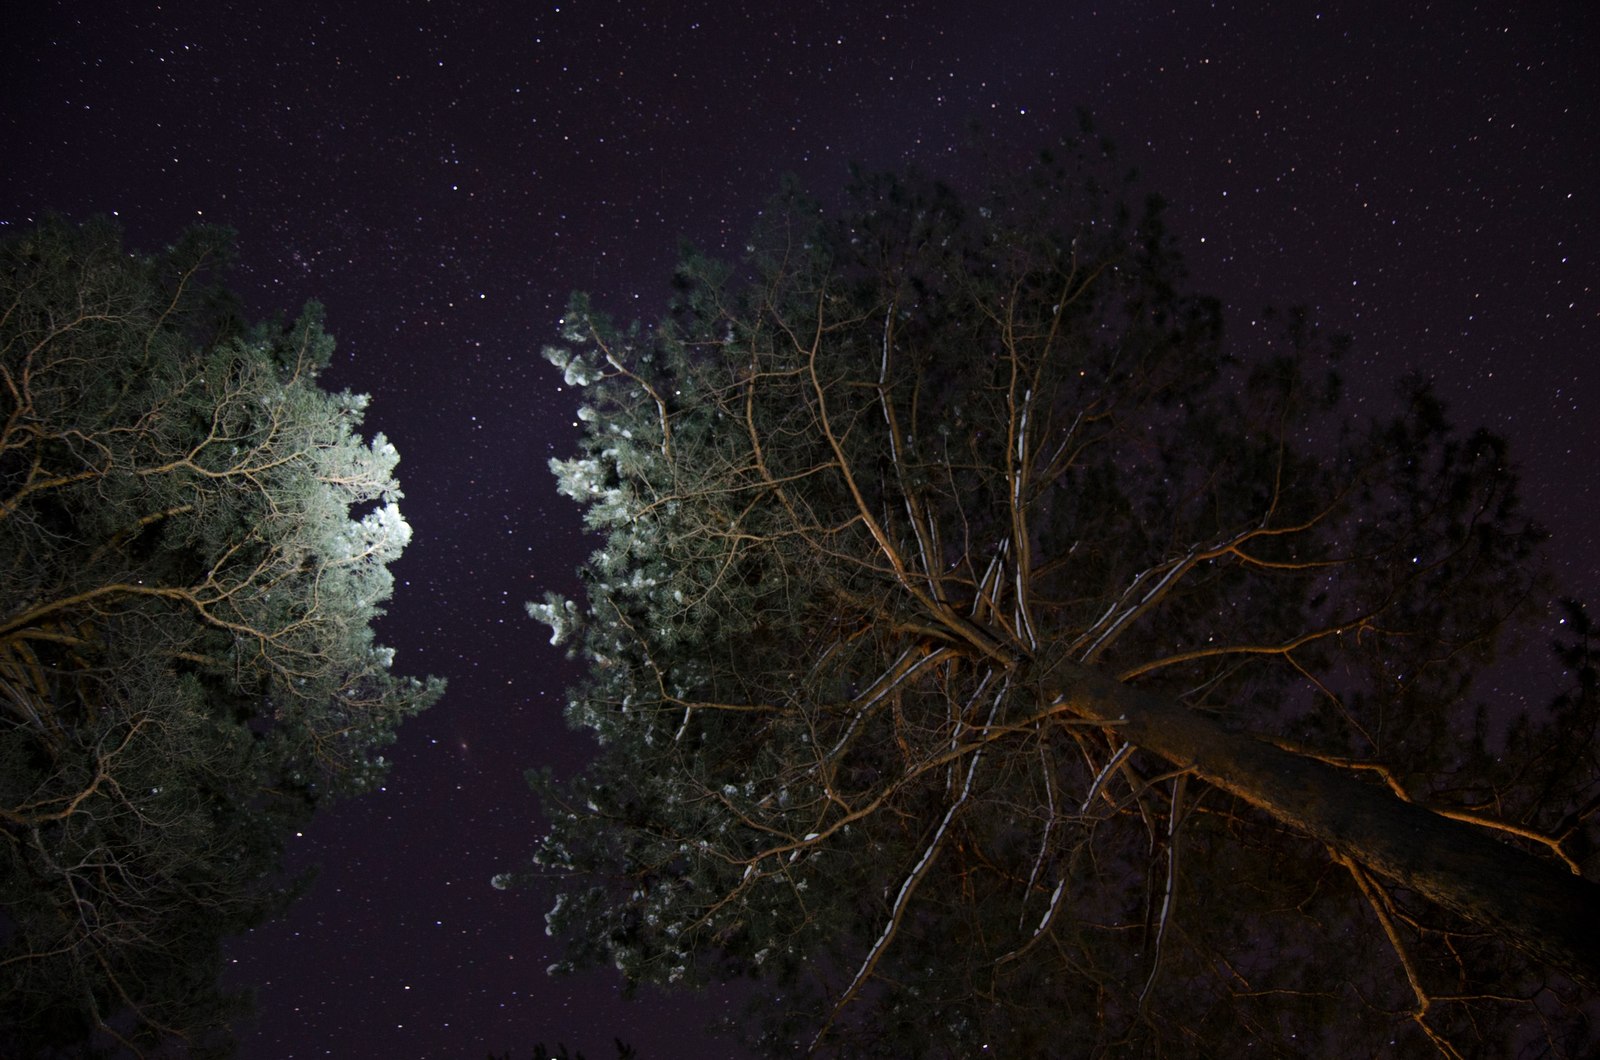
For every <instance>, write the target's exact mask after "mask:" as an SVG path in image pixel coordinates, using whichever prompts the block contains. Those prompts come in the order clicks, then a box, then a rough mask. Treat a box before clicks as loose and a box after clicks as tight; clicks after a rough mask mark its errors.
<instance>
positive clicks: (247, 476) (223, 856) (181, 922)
mask: <svg viewBox="0 0 1600 1060" xmlns="http://www.w3.org/2000/svg"><path fill="white" fill-rule="evenodd" d="M228 240H229V237H228V235H227V233H225V232H221V231H218V230H214V229H196V230H194V231H191V232H189V233H187V234H186V235H185V236H184V237H183V239H182V240H181V241H180V242H179V243H178V244H177V245H175V246H174V247H172V248H170V249H169V250H167V251H166V252H164V253H162V254H159V255H155V256H153V257H140V256H135V255H130V254H128V253H126V252H124V250H123V249H122V246H121V237H120V234H119V232H118V231H117V230H116V229H115V228H114V227H113V226H110V225H108V224H103V223H91V224H88V225H85V226H83V227H81V228H79V227H74V226H71V225H68V224H66V223H64V222H61V221H52V222H48V223H46V224H44V225H42V226H41V227H39V228H38V229H36V230H34V231H30V232H26V233H21V234H18V235H14V236H11V237H9V238H8V239H6V240H5V241H4V243H3V244H0V840H3V842H0V1040H3V1041H4V1042H5V1046H4V1049H3V1050H0V1051H4V1052H5V1054H6V1055H7V1056H16V1057H25V1056H32V1055H57V1054H58V1053H59V1055H73V1056H77V1055H85V1053H84V1052H83V1050H89V1049H91V1048H100V1047H105V1048H108V1049H112V1050H116V1049H131V1050H133V1051H135V1052H138V1053H140V1054H146V1053H151V1052H156V1051H161V1050H164V1049H180V1050H183V1051H187V1052H188V1053H190V1054H192V1055H206V1054H209V1053H210V1052H213V1051H219V1052H220V1051H226V1050H227V1049H228V1047H229V1035H228V1032H227V1023H228V1020H229V1019H230V1018H231V1017H232V1016H233V1015H235V1014H236V1013H237V1010H238V1007H239V1005H238V1001H239V999H238V998H236V997H232V996H229V995H228V994H226V993H225V992H223V991H221V990H220V988H219V985H218V977H219V974H220V966H221V955H220V943H221V941H222V939H224V938H225V937H227V936H228V935H230V934H233V933H236V932H238V931H241V930H243V929H244V928H246V927H248V926H251V925H252V924H254V923H257V922H259V921H260V920H261V919H262V918H263V917H264V916H266V915H268V914H270V913H271V912H272V911H274V910H276V909H277V908H279V907H281V906H282V904H283V903H284V902H285V901H286V900H287V899H288V898H289V896H290V894H291V892H292V888H290V887H288V886H286V885H285V883H284V881H282V880H281V879H280V878H279V876H278V872H277V869H278V862H279V852H280V848H281V845H282V841H283V840H284V838H285V837H286V836H287V835H288V834H289V832H290V831H291V830H292V829H293V828H294V827H296V826H297V825H299V824H302V823H303V822H304V820H305V818H306V816H307V815H308V814H309V813H310V812H311V811H312V810H313V809H314V808H315V807H316V806H318V805H319V804H320V803H322V802H323V801H325V800H326V799H327V798H328V797H330V796H334V795H341V794H355V793H360V792H363V791H367V790H369V789H370V788H372V787H373V786H374V785H375V783H376V781H377V780H378V779H379V778H380V777H381V776H382V775H383V772H384V770H385V763H384V761H383V758H382V756H381V755H380V754H378V749H379V748H381V747H382V746H383V745H384V744H386V743H388V742H389V741H390V740H392V739H393V734H394V729H395V726H396V725H398V724H399V723H400V721H401V720H402V719H404V718H405V717H406V716H408V715H410V714H412V713H414V712H415V711H417V710H420V709H422V708H423V707H425V706H426V705H427V704H428V703H429V702H431V701H432V700H433V699H434V698H435V697H436V696H437V694H438V691H439V689H438V686H437V683H435V682H427V683H422V682H418V681H416V680H412V679H409V678H403V677H398V676H396V675H394V674H393V673H391V671H390V663H391V658H392V655H393V653H392V651H390V650H388V649H386V648H384V647H382V646H381V645H379V644H377V643H376V642H375V641H374V639H373V635H372V630H371V622H372V621H373V619H374V618H375V617H377V616H378V615H379V614H381V613H382V611H381V606H382V604H383V602H384V601H385V600H386V599H387V598H388V596H389V594H390V591H391V587H392V579H391V577H390V575H389V572H388V564H389V563H390V562H391V561H392V560H394V559H395V558H396V557H397V556H398V555H399V554H400V552H401V550H402V549H403V548H404V547H405V545H406V543H407V541H408V540H409V539H410V528H409V527H408V526H407V525H406V523H405V521H404V519H402V518H401V516H400V513H399V509H398V507H397V502H398V500H399V499H400V490H399V487H398V485H397V483H396V481H395V479H394V466H395V463H396V461H397V460H398V454H397V453H396V452H395V449H394V447H393V446H392V445H390V444H389V443H388V442H387V441H386V440H385V439H384V438H383V437H382V436H381V435H379V436H377V437H375V438H373V439H372V440H371V441H367V440H364V439H363V438H362V436H361V434H360V433H359V427H360V423H361V415H362V409H363V408H364V407H365V404H366V398H365V397H364V396H362V395H357V394H350V393H341V394H334V393H329V392H327V391H325V390H323V389H321V388H320V387H319V386H318V385H317V375H318V373H319V371H321V369H322V368H323V367H324V366H326V364H327V363H328V358H329V355H330V353H331V351H332V348H333V343H332V340H331V339H330V338H329V337H328V336H327V335H326V334H325V333H324V332H323V330H322V327H321V324H320V322H319V313H318V311H317V309H316V307H314V306H313V307H308V309H307V311H306V313H305V315H304V316H302V317H301V318H300V319H299V320H298V321H296V322H295V323H293V324H291V325H287V326H284V325H262V326H259V327H253V328H248V327H245V326H244V325H243V324H242V323H241V322H240V320H239V317H238V314H237V312H236V311H235V309H234V308H233V303H232V300H231V299H230V298H229V297H228V296H227V295H226V293H225V292H224V291H223V290H222V289H221V288H219V287H218V286H217V285H216V272H217V269H218V266H219V265H221V264H223V263H224V262H225V259H226V257H227V253H228Z"/></svg>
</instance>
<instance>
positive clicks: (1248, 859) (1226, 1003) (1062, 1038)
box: [496, 143, 1600, 1056]
mask: <svg viewBox="0 0 1600 1060" xmlns="http://www.w3.org/2000/svg"><path fill="white" fill-rule="evenodd" d="M1133 188H1134V185H1133V183H1132V181H1131V178H1129V177H1125V176H1124V175H1123V174H1122V173H1121V172H1120V171H1119V170H1118V169H1117V167H1116V164H1115V162H1114V161H1113V160H1109V158H1108V156H1107V155H1105V154H1103V153H1102V151H1101V149H1100V148H1098V147H1096V146H1095V145H1093V144H1092V143H1091V144H1088V145H1068V146H1067V147H1065V148H1064V149H1063V150H1061V151H1058V152H1055V153H1046V154H1044V155H1041V157H1040V159H1039V160H1038V161H1037V163H1036V164H1035V165H1033V166H1032V167H1031V168H1030V169H1029V170H1028V172H1027V173H1026V174H1025V175H1023V176H1021V177H1019V178H1016V179H1014V180H1010V181H1007V182H1004V183H1003V184H1002V185H1001V186H1000V187H999V188H998V189H997V190H994V191H991V192H985V193H982V194H980V195H978V196H976V197H973V196H964V195H961V194H958V193H957V192H955V191H953V190H951V189H950V188H949V187H946V186H944V185H941V184H938V183H936V182H932V181H929V180H926V179H923V178H919V177H916V176H907V177H894V176H876V177H871V176H864V177H860V178H859V179H858V180H857V181H856V182H855V183H854V185H853V186H852V188H851V190H850V195H849V199H848V203H847V205H846V206H845V207H843V208H842V209H839V210H837V211H828V210H823V209H821V208H819V207H818V206H817V205H815V204H814V203H812V202H810V201H809V200H807V199H806V198H805V197H804V196H803V195H800V194H799V193H798V192H795V191H793V190H792V189H790V190H787V191H786V192H785V193H784V194H783V195H781V196H780V197H779V198H778V199H777V200H776V201H775V202H774V203H773V204H772V205H771V206H770V207H769V209H768V210H767V211H766V212H765V213H764V215H763V218H762V222H761V225H760V226H759V229H758V231H757V233H756V234H755V235H754V236H753V237H752V239H751V241H750V243H749V245H748V247H747V248H746V253H745V254H744V255H743V256H742V257H740V258H739V259H738V260H737V261H735V262H732V263H720V262H716V261H713V260H709V259H707V258H705V257H701V256H695V255H691V256H690V257H688V258H687V260H685V262H684V263H683V264H682V266H681V267H680V269H679V271H678V272H677V274H676V276H675V295H674V298H673V300H672V302H671V304H670V306H669V308H668V309H667V310H666V312H665V313H663V314H662V316H661V317H660V318H659V319H658V320H656V321H654V322H653V323H651V324H648V325H641V324H635V325H633V326H632V327H628V328H622V327H618V326H616V325H614V324H612V323H611V322H610V321H609V320H607V319H606V318H605V317H604V316H603V315H602V314H600V313H599V312H597V311H595V310H594V309H593V308H592V307H591V306H590V304H589V303H588V301H587V300H586V299H584V298H582V297H578V298H575V299H574V300H573V302H572V304H571V306H570V308H569V310H568V312H567V315H566V317H565V319H564V320H563V322H562V332H561V337H562V343H563V344H562V345H561V346H560V347H557V348H552V349H549V350H547V351H546V356H547V357H548V358H549V359H550V360H551V361H552V362H553V363H554V365H555V366H556V367H557V368H558V370H560V371H561V372H562V373H563V375H564V379H565V382H566V384H567V385H569V386H571V387H574V388H576V390H577V393H578V394H579V395H580V400H581V402H582V405H581V407H580V408H579V409H578V417H579V420H580V421H581V422H582V424H583V438H582V441H581V443H580V446H579V451H578V452H577V453H576V454H575V455H574V456H573V457H571V458H570V459H559V460H554V461H552V464H551V466H552V470H553V471H554V473H555V475H556V477H557V480H558V484H559V488H560V490H561V492H562V493H564V494H565V495H567V496H569V497H571V498H572V499H573V500H574V501H575V502H577V503H578V504H579V505H581V506H582V507H583V509H584V512H585V519H586V522H587V525H588V527H589V528H590V529H591V530H592V531H594V532H595V533H596V534H597V535H599V536H600V545H599V548H598V550H597V551H596V552H595V553H594V555H593V557H592V559H591V560H590V562H589V563H588V564H587V565H586V566H585V567H584V568H583V570H582V571H581V572H580V573H581V576H582V580H583V582H584V594H583V597H582V598H581V599H579V600H568V599H564V598H562V597H560V596H558V595H555V594H551V595H548V596H547V597H546V598H545V600H544V601H543V602H540V603H536V604H531V605H530V612H531V613H532V614H533V615H534V616H535V617H536V618H539V619H541V620H543V621H544V622H546V623H548V624H549V625H550V626H551V628H552V630H553V637H552V640H553V642H555V643H558V644H561V643H565V644H568V645H570V646H571V648H572V650H573V651H574V652H575V653H576V654H577V656H578V657H579V658H581V659H582V660H583V663H584V667H585V673H586V676H585V678H584V680H583V682H582V683H581V684H580V685H579V686H578V687H577V688H575V689H574V690H573V692H572V694H571V700H570V704H569V706H568V708H567V710H568V716H569V718H570V720H571V722H572V723H573V724H574V725H576V726H578V727H580V728H583V729H587V730H589V731H591V732H592V733H593V734H594V735H595V737H596V738H597V739H598V741H599V744H600V748H599V753H598V757H597V759H596V760H595V762H594V763H593V764H592V765H591V766H590V767H588V768H587V769H586V770H584V771H583V772H582V773H581V774H580V775H578V776H576V777H573V778H568V779H565V780H560V781H558V780H556V779H554V778H552V777H550V776H548V775H534V776H533V777H532V779H533V780H534V782H535V784H536V787H537V788H538V789H539V790H540V791H541V792H542V793H543V796H544V799H545V803H546V809H547V812H548V813H549V815H550V824H549V829H548V832H547V833H546V834H545V835H544V836H543V837H542V838H541V840H540V841H539V844H538V846H537V849H536V852H535V855H534V857H533V863H532V865H531V866H530V867H528V868H526V869H525V870H520V871H518V872H512V873H506V874H503V875H502V876H501V877H497V879H496V884H497V885H499V886H507V885H510V884H511V883H513V882H516V881H518V880H523V881H532V880H542V879H544V878H548V877H551V876H553V877H555V878H556V881H557V882H556V886H557V888H558V891H559V893H558V897H557V898H556V902H555V905H554V907H553V908H552V909H551V910H550V911H549V913H548V916H547V920H548V922H549V924H550V927H551V930H552V931H553V932H554V933H557V934H559V935H561V936H563V937H564V938H566V939H567V940H568V945H569V952H568V956H567V959H566V960H565V961H563V963H562V965H561V967H567V968H570V967H576V966H581V965H585V964H593V963H611V964H614V965H615V966H616V967H617V968H618V969H620V971H621V972H622V973H623V975H624V976H625V977H626V978H627V979H628V980H629V981H630V982H654V983H677V982H683V983H706V982H711V981H717V980H722V979H729V978H741V977H750V978H755V979H760V980H763V981H766V982H768V983H770V984H771V985H770V986H769V988H768V999H767V1000H765V1001H764V1007H763V1010H762V1011H763V1016H762V1017H761V1019H760V1020H759V1021H758V1023H759V1026H758V1027H757V1029H756V1030H754V1031H753V1032H752V1034H753V1035H754V1036H755V1038H756V1039H757V1040H758V1041H759V1042H760V1043H761V1044H763V1045H764V1046H765V1047H766V1048H767V1049H769V1050H770V1051H772V1052H774V1053H780V1054H781V1053H787V1052H790V1051H796V1050H800V1051H804V1050H815V1051H820V1052H824V1053H832V1054H837V1055H844V1056H913V1055H915V1056H924V1055H926V1056H945V1055H949V1056H970V1055H974V1054H975V1053H976V1052H978V1051H980V1050H981V1049H984V1048H987V1049H990V1050H991V1051H993V1052H994V1053H995V1054H996V1055H1006V1056H1037V1055H1063V1056H1080V1055H1081V1056H1110V1055H1151V1056H1154V1055H1222V1054H1225V1053H1226V1052H1227V1051H1229V1050H1232V1049H1240V1050H1243V1049H1246V1048H1253V1049H1256V1050H1257V1051H1259V1050H1261V1049H1265V1050H1266V1051H1267V1052H1268V1053H1269V1054H1272V1055H1277V1054H1279V1053H1284V1054H1290V1055H1308V1054H1321V1053H1325V1052H1331V1051H1333V1050H1335V1049H1338V1050H1344V1051H1348V1052H1350V1053H1351V1055H1363V1054H1365V1055H1376V1054H1378V1053H1380V1052H1382V1053H1390V1052H1393V1051H1394V1050H1395V1049H1397V1048H1398V1049H1401V1050H1402V1051H1404V1050H1410V1049H1414V1048H1422V1049H1424V1050H1430V1051H1431V1050H1437V1051H1438V1052H1440V1053H1441V1054H1443V1055H1458V1051H1459V1052H1460V1053H1461V1054H1465V1053H1471V1052H1473V1051H1474V1050H1476V1049H1485V1050H1488V1051H1489V1052H1493V1053H1496V1055H1518V1054H1520V1053H1524V1052H1533V1051H1538V1050H1550V1051H1552V1052H1554V1053H1556V1054H1557V1055H1582V1054H1583V1053H1584V1051H1585V1050H1587V1049H1589V1048H1593V1047H1594V1046H1595V1030H1594V1029H1593V1027H1592V1026H1591V1024H1590V1022H1589V1020H1590V1018H1591V1017H1592V1016H1593V1011H1594V1010H1593V1001H1594V995H1593V992H1592V989H1593V988H1594V987H1595V986H1596V985H1597V979H1600V970H1597V967H1600V966H1597V960H1600V959H1597V957H1596V954H1597V953H1600V904H1597V900H1596V899H1597V895H1600V889H1597V888H1596V886H1595V884H1594V883H1593V882H1592V881H1593V880H1594V878H1595V875H1596V870H1597V869H1600V865H1596V864H1595V863H1594V862H1593V861H1592V860H1590V861H1587V862H1585V861H1584V859H1585V858H1586V857H1588V856H1589V852H1590V851H1592V850H1593V849H1594V846H1593V844H1594V841H1595V839H1596V824H1595V821H1594V811H1595V809H1596V806H1597V792H1600V783H1597V774H1600V770H1597V758H1596V735H1595V726H1596V717H1597V709H1600V704H1597V702H1596V695H1595V684H1594V665H1593V655H1592V654H1591V650H1592V644H1591V642H1590V640H1589V637H1590V633H1589V627H1588V626H1587V624H1586V622H1587V620H1586V619H1585V618H1584V616H1583V612H1582V610H1581V608H1578V607H1576V605H1573V609H1572V613H1571V617H1572V620H1573V621H1572V624H1571V625H1570V627H1569V628H1572V629H1574V630H1575V631H1576V632H1575V633H1574V634H1573V638H1572V639H1571V640H1570V641H1567V642H1563V645H1562V650H1563V651H1564V653H1565V654H1564V656H1563V659H1562V662H1563V663H1564V664H1565V668H1566V671H1565V672H1566V673H1567V674H1568V676H1569V681H1568V683H1569V685H1570V688H1571V691H1570V692H1569V693H1567V694H1566V695H1565V696H1564V697H1563V698H1562V699H1560V700H1559V701H1558V702H1557V703H1555V704H1553V705H1550V706H1549V707H1548V708H1546V707H1545V705H1544V704H1539V705H1538V707H1539V709H1536V710H1534V711H1533V712H1531V713H1530V714H1529V715H1527V716H1525V717H1519V718H1517V719H1516V720H1515V722H1514V723H1512V724H1502V723H1503V722H1506V721H1507V720H1508V719H1509V718H1510V716H1511V715H1512V714H1513V713H1515V711H1514V709H1508V708H1506V706H1505V705H1504V704H1501V705H1498V708H1497V711H1491V710H1488V709H1486V707H1485V705H1484V704H1483V703H1481V702H1480V700H1479V699H1478V697H1477V694H1476V691H1475V688H1474V685H1473V679H1474V677H1475V675H1477V674H1478V673H1479V672H1481V670H1482V669H1483V668H1484V667H1485V666H1487V665H1489V664H1490V663H1491V662H1492V661H1493V660H1494V659H1495V657H1496V649H1497V645H1498V644H1499V643H1500V641H1501V635H1502V631H1504V630H1505V629H1507V628H1508V627H1512V626H1515V625H1517V623H1518V622H1519V621H1520V620H1521V619H1523V618H1526V617H1527V616H1529V615H1530V614H1534V613H1539V612H1540V611H1541V609H1542V608H1544V607H1546V606H1548V604H1549V600H1548V590H1547V586H1546V582H1545V580H1544V578H1543V575H1542V574H1541V568H1540V566H1539V563H1538V545H1539V542H1540V540H1541V536H1542V535H1541V533H1540V531H1539V530H1538V529H1537V528H1536V527H1534V526H1532V525H1531V524H1530V523H1529V522H1528V520H1527V519H1526V518H1525V517H1524V516H1523V515H1522V513H1521V510H1520V508H1519V504H1518V500H1517V493H1516V479H1515V475H1514V473H1513V469H1512V467H1511V464H1510V462H1509V458H1508V454H1507V450H1506V446H1505V443H1504V442H1503V441H1502V440H1501V439H1499V438H1498V437H1495V436H1494V435H1492V434H1490V433H1488V432H1486V431H1482V430H1473V431H1461V430H1458V429H1456V428H1455V427H1454V426H1453V425H1452V424H1451V423H1450V421H1449V418H1448V415H1447V413H1446V410H1445V409H1444V407H1443V406H1442V404H1441V402H1440V401H1439V400H1438V399H1437V398H1436V397H1435V396H1434V395H1433V394H1432V393H1431V391H1430V390H1429V388H1428V387H1427V386H1426V385H1425V384H1424V383H1423V382H1421V381H1419V380H1415V379H1410V380H1404V381H1398V382H1397V386H1396V389H1395V400H1394V402H1393V407H1392V408H1391V409H1390V410H1388V411H1386V412H1384V413H1382V414H1370V413H1369V414H1368V415H1365V416H1360V417H1358V416H1356V415H1354V414H1352V413H1351V412H1350V411H1349V410H1348V409H1347V407H1346V405H1345V403H1344V401H1343V395H1344V389H1343V387H1342V385H1341V379H1340V374H1339V366H1340V364H1341V362H1342V354H1343V350H1344V345H1345V344H1344V343H1343V342H1342V341H1340V340H1338V339H1336V338H1333V337H1330V336H1327V335H1325V334H1324V333H1322V332H1321V331H1320V330H1319V329H1318V328H1317V327H1316V326H1315V325H1314V323H1313V322H1312V321H1310V320H1309V319H1308V318H1307V316H1306V315H1305V314H1303V313H1288V314H1281V315H1279V316H1277V317H1275V318H1274V323H1273V325H1272V328H1271V333H1270V334H1263V332H1262V331H1261V330H1260V329H1257V330H1256V331H1255V332H1252V333H1251V334H1249V335H1246V336H1245V337H1244V339H1243V341H1234V342H1230V341H1228V340H1227V337H1226V336H1225V334H1224V329H1223V325H1222V314H1221V311H1220V308H1219V306H1218V305H1217V303H1216V302H1215V301H1213V300H1210V299H1207V298H1203V297H1199V296H1196V295H1195V294H1193V293H1191V292H1190V291H1189V290H1188V288H1187V280H1186V277H1185V275H1184V271H1183V267H1182V263H1181V260H1180V257H1179V255H1178V253H1177V250H1176V248H1175V247H1174V244H1173V241H1172V240H1171V239H1170V237H1169V236H1168V235H1167V233H1166V231H1165V229H1164V226H1163V224H1162V210H1161V205H1160V203H1159V202H1158V201H1154V200H1152V201H1150V202H1149V203H1147V204H1146V205H1144V206H1143V207H1142V208H1141V207H1132V206H1129V205H1127V201H1128V200H1129V199H1130V198H1131V192H1132V189H1133ZM540 886H547V884H544V883H540ZM773 996H776V997H777V998H778V999H779V1000H777V1001H776V1002H773V1001H772V1000H770V999H771V998H772V997H773ZM1504 1050H1509V1051H1504Z"/></svg>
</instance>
